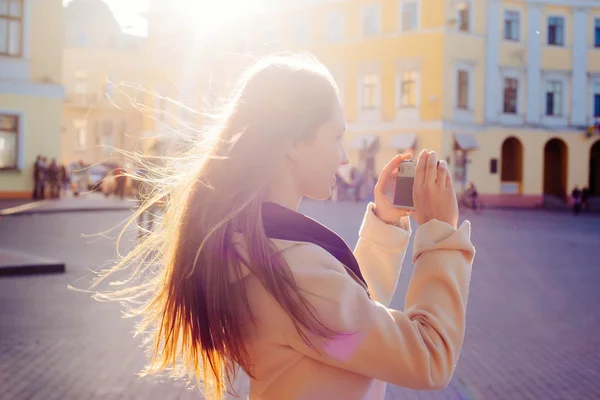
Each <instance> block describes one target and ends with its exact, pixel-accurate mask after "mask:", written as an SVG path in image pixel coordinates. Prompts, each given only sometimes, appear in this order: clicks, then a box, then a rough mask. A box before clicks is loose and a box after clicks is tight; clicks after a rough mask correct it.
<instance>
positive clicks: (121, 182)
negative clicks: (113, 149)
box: [114, 165, 127, 200]
mask: <svg viewBox="0 0 600 400" xmlns="http://www.w3.org/2000/svg"><path fill="white" fill-rule="evenodd" d="M114 176H115V196H119V197H120V198H121V200H123V199H124V198H125V184H126V183H127V175H125V169H123V167H121V166H120V165H119V166H117V168H115V171H114Z"/></svg>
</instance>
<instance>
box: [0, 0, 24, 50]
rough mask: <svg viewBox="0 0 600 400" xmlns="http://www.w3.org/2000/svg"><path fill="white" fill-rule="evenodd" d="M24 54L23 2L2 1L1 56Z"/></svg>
mask: <svg viewBox="0 0 600 400" xmlns="http://www.w3.org/2000/svg"><path fill="white" fill-rule="evenodd" d="M22 53H23V0H2V1H0V55H7V56H12V57H20V56H21V55H22Z"/></svg>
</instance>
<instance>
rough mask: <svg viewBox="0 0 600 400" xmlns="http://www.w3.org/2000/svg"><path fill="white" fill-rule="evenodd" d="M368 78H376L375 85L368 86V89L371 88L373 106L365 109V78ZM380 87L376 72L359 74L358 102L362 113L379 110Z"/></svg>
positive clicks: (379, 78) (379, 79)
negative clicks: (359, 97)
mask: <svg viewBox="0 0 600 400" xmlns="http://www.w3.org/2000/svg"><path fill="white" fill-rule="evenodd" d="M370 76H374V77H375V78H376V81H375V83H373V84H369V87H371V88H372V91H373V99H374V105H373V106H370V107H367V104H366V99H367V96H366V89H367V85H366V78H367V77H370ZM380 85H381V77H380V76H379V74H378V73H376V72H365V73H363V74H361V87H360V91H361V100H360V109H361V110H362V111H366V112H369V111H376V110H378V109H379V107H380V102H381V99H379V98H378V97H379V92H380Z"/></svg>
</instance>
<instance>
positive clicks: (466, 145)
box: [454, 133, 479, 150]
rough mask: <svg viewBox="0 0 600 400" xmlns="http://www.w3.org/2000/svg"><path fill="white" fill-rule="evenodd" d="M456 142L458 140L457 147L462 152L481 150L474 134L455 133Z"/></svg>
mask: <svg viewBox="0 0 600 400" xmlns="http://www.w3.org/2000/svg"><path fill="white" fill-rule="evenodd" d="M454 140H456V146H457V147H458V148H459V149H461V150H475V149H478V148H479V143H477V139H476V138H475V135H474V134H472V133H455V134H454Z"/></svg>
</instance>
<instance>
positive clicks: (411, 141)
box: [389, 133, 417, 150]
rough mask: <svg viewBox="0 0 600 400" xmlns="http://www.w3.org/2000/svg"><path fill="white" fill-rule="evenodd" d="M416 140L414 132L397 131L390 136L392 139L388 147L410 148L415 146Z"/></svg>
mask: <svg viewBox="0 0 600 400" xmlns="http://www.w3.org/2000/svg"><path fill="white" fill-rule="evenodd" d="M416 140H417V134H416V133H399V134H397V135H394V136H392V139H391V140H390V143H389V147H390V148H392V149H398V150H406V149H412V148H414V146H415V141H416Z"/></svg>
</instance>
